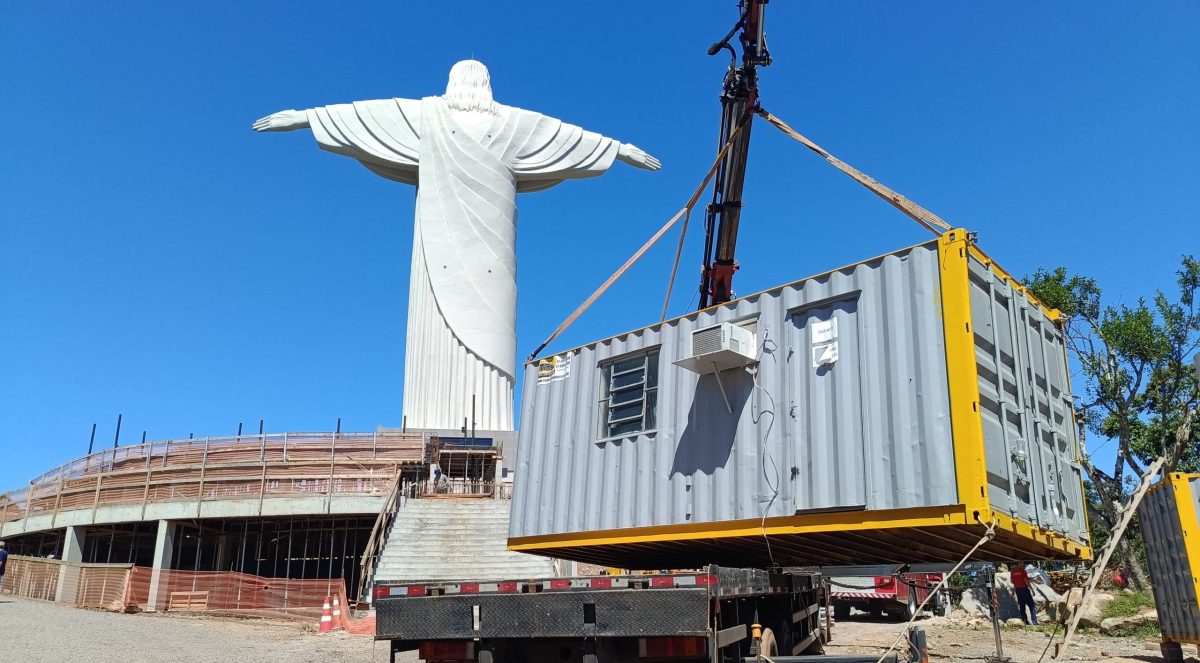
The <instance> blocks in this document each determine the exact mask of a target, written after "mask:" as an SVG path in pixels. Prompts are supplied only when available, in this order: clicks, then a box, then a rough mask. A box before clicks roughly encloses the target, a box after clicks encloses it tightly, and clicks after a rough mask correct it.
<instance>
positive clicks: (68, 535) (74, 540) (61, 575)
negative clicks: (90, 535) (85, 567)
mask: <svg viewBox="0 0 1200 663" xmlns="http://www.w3.org/2000/svg"><path fill="white" fill-rule="evenodd" d="M85 536H86V532H85V531H84V529H83V528H82V527H74V526H72V527H68V528H67V529H66V531H65V532H63V549H62V565H61V566H59V568H58V588H57V589H56V590H55V592H54V600H55V601H57V602H59V603H72V604H73V603H75V598H76V597H77V596H78V594H79V564H80V563H82V562H83V542H84V537H85Z"/></svg>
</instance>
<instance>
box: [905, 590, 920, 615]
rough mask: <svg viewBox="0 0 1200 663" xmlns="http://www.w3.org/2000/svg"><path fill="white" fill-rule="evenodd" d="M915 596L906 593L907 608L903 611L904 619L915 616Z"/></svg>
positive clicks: (916, 604)
mask: <svg viewBox="0 0 1200 663" xmlns="http://www.w3.org/2000/svg"><path fill="white" fill-rule="evenodd" d="M917 606H918V603H917V597H916V596H913V595H912V594H909V595H908V608H907V609H906V610H905V611H904V621H908V620H910V619H912V618H913V617H916V616H917Z"/></svg>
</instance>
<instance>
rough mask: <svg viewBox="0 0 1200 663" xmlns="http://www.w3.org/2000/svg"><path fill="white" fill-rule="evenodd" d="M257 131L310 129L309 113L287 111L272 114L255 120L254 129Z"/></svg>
mask: <svg viewBox="0 0 1200 663" xmlns="http://www.w3.org/2000/svg"><path fill="white" fill-rule="evenodd" d="M252 128H253V129H254V130H255V131H293V130H295V129H307V128H308V112H307V111H302V110H285V111H279V112H278V113H272V114H271V115H268V116H266V117H260V118H259V119H257V120H255V122H254V125H253V127H252Z"/></svg>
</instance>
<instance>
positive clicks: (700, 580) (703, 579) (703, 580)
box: [696, 575, 717, 587]
mask: <svg viewBox="0 0 1200 663" xmlns="http://www.w3.org/2000/svg"><path fill="white" fill-rule="evenodd" d="M696 584H697V585H701V586H704V587H711V586H713V585H715V584H717V577H716V576H710V575H703V576H696Z"/></svg>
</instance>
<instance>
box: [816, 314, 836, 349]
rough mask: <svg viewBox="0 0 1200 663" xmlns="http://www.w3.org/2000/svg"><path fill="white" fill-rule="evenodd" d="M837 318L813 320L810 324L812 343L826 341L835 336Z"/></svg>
mask: <svg viewBox="0 0 1200 663" xmlns="http://www.w3.org/2000/svg"><path fill="white" fill-rule="evenodd" d="M837 335H838V332H837V318H833V319H831V320H822V321H820V322H814V323H813V326H812V343H813V345H816V344H818V343H828V342H829V341H832V340H833V339H835V338H837Z"/></svg>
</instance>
